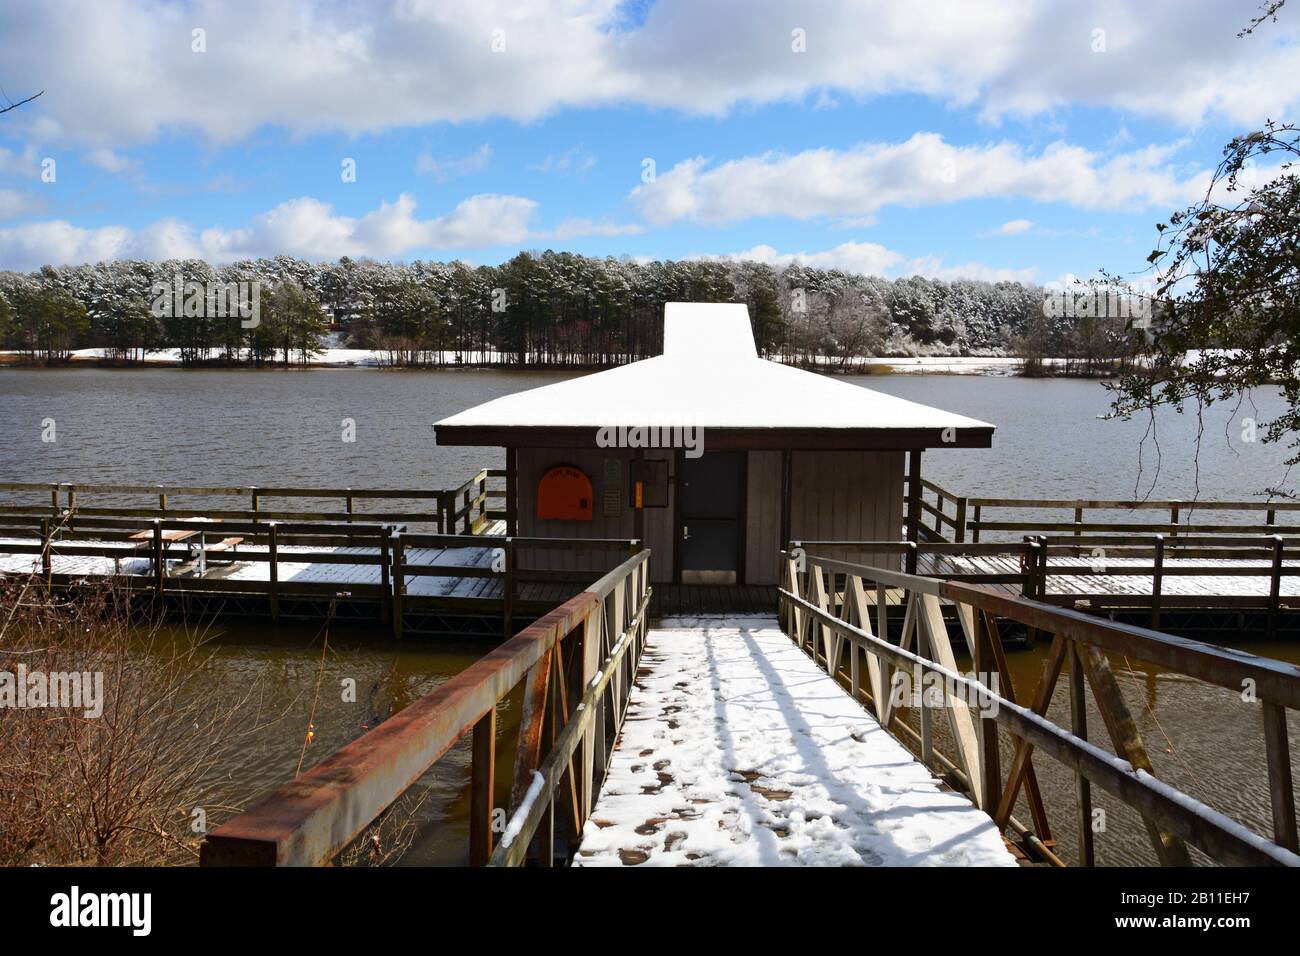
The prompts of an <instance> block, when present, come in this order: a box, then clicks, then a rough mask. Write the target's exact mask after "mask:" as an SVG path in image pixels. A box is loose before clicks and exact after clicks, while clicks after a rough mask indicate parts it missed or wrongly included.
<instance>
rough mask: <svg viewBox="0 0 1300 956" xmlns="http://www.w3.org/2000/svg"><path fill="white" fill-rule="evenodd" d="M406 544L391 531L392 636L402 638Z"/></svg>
mask: <svg viewBox="0 0 1300 956" xmlns="http://www.w3.org/2000/svg"><path fill="white" fill-rule="evenodd" d="M405 549H406V545H405V544H404V543H403V542H402V533H401V532H400V531H394V532H393V636H394V637H396V638H397V639H398V640H401V639H402V624H403V622H402V595H403V594H405V593H406V568H405V564H406V550H405Z"/></svg>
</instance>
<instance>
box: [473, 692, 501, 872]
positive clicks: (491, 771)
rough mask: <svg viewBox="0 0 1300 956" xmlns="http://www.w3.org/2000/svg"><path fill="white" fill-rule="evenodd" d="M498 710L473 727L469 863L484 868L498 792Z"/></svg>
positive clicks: (488, 714) (488, 855)
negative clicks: (494, 804) (495, 795)
mask: <svg viewBox="0 0 1300 956" xmlns="http://www.w3.org/2000/svg"><path fill="white" fill-rule="evenodd" d="M496 740H497V709H496V708H495V707H493V708H491V709H490V710H489V711H488V712H487V713H486V714H484V715H483V716H482V717H480V718H479V720H478V723H476V724H475V725H474V739H473V757H472V764H471V767H470V788H469V862H470V865H471V866H484V865H485V864H486V863H487V861H488V860H489V859H490V858H491V856H492V810H493V806H492V805H493V803H494V796H493V795H494V793H495V791H496V753H497V745H496Z"/></svg>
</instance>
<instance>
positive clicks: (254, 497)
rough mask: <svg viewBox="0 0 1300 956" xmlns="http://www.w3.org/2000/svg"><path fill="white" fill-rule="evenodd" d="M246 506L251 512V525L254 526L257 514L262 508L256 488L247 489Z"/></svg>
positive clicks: (260, 498) (260, 497)
mask: <svg viewBox="0 0 1300 956" xmlns="http://www.w3.org/2000/svg"><path fill="white" fill-rule="evenodd" d="M248 504H249V510H251V511H252V512H253V523H254V524H256V523H257V512H258V511H260V510H261V507H262V496H261V495H260V494H258V491H257V487H256V486H254V487H252V488H249V489H248Z"/></svg>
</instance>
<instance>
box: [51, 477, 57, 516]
mask: <svg viewBox="0 0 1300 956" xmlns="http://www.w3.org/2000/svg"><path fill="white" fill-rule="evenodd" d="M50 514H51V515H53V516H54V517H55V518H57V517H58V516H59V486H58V485H57V484H52V485H50Z"/></svg>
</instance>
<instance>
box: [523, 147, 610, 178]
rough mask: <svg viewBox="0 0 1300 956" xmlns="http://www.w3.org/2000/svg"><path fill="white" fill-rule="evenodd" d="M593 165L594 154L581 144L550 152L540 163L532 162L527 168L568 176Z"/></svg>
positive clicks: (585, 170) (588, 168)
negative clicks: (558, 151)
mask: <svg viewBox="0 0 1300 956" xmlns="http://www.w3.org/2000/svg"><path fill="white" fill-rule="evenodd" d="M595 165H596V157H595V155H594V154H592V153H591V152H590V151H589V150H587V149H586V148H584V147H582V146H575V147H573V148H572V149H566V150H565V151H564V152H562V153H552V154H550V155H549V156H547V157H546V158H545V159H544V160H542V161H541V162H540V163H533V164H531V165H530V166H529V167H528V168H529V169H531V170H534V171H536V172H539V173H555V174H556V175H559V176H568V175H570V174H573V173H579V174H580V173H585V172H587V171H588V170H590V169H591V168H592V167H594V166H595Z"/></svg>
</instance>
